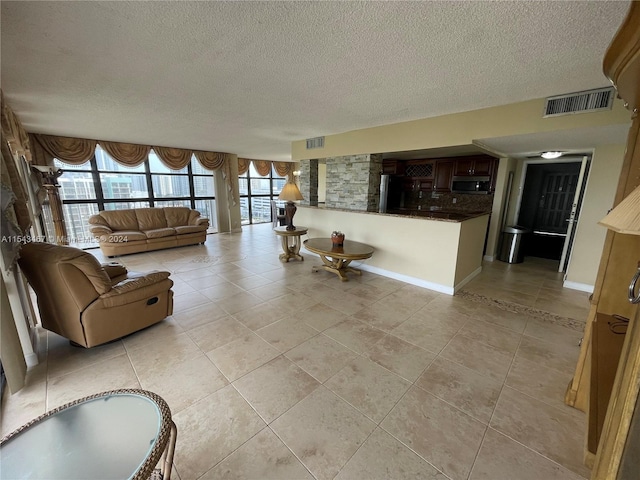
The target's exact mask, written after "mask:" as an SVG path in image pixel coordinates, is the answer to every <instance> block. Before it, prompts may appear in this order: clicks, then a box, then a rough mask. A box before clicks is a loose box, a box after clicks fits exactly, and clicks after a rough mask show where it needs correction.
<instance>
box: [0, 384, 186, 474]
mask: <svg viewBox="0 0 640 480" xmlns="http://www.w3.org/2000/svg"><path fill="white" fill-rule="evenodd" d="M176 434H177V432H176V426H175V424H174V423H173V421H172V420H171V412H170V411H169V407H168V406H167V404H166V402H165V401H164V400H163V399H162V398H160V397H159V396H158V395H156V394H155V393H152V392H148V391H145V390H112V391H109V392H103V393H99V394H97V395H92V396H90V397H85V398H81V399H79V400H76V401H74V402H71V403H67V404H66V405H63V406H61V407H59V408H56V409H54V410H51V411H50V412H47V413H45V414H44V415H42V416H40V417H38V418H36V419H34V420H32V421H31V422H29V423H27V424H26V425H24V426H22V427H20V428H19V429H18V430H16V431H14V432H12V433H10V434H9V435H7V436H6V437H4V438H3V439H2V440H1V441H0V458H1V459H2V467H1V468H0V478H2V479H17V478H34V479H41V478H42V479H44V478H46V479H48V480H55V479H64V480H72V479H78V480H79V479H88V478H100V479H123V478H128V479H135V480H138V479H140V480H141V479H147V478H149V477H150V476H151V474H152V473H153V474H154V476H155V477H156V478H157V477H160V478H163V479H169V478H170V477H171V464H172V461H173V452H174V449H175V443H176ZM161 460H162V465H161V468H160V470H159V471H158V470H155V467H156V465H158V462H160V461H161ZM154 470H155V471H154Z"/></svg>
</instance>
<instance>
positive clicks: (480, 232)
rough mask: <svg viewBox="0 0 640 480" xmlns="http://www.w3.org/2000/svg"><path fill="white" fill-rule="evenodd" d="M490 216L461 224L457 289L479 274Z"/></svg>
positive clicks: (456, 278)
mask: <svg viewBox="0 0 640 480" xmlns="http://www.w3.org/2000/svg"><path fill="white" fill-rule="evenodd" d="M488 220H489V215H484V216H482V217H477V218H473V219H471V220H467V221H465V222H462V223H461V224H460V241H459V243H458V258H457V263H456V277H455V286H456V288H459V287H461V286H462V285H463V284H464V283H465V282H466V281H467V280H468V279H469V280H470V279H471V278H472V277H473V275H474V274H475V275H477V274H478V273H479V271H476V270H478V269H479V268H481V262H482V251H483V249H484V238H485V234H486V233H487V222H488Z"/></svg>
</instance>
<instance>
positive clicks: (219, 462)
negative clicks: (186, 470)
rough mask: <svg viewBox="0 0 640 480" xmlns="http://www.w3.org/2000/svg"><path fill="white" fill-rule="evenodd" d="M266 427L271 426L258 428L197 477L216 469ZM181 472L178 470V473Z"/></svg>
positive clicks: (199, 477)
mask: <svg viewBox="0 0 640 480" xmlns="http://www.w3.org/2000/svg"><path fill="white" fill-rule="evenodd" d="M260 420H262V417H260ZM266 428H269V427H268V426H267V425H265V426H264V427H263V428H261V429H260V430H258V431H257V432H256V433H255V434H253V435H251V436H250V437H249V438H248V439H247V440H245V441H244V442H242V443H241V444H240V445H238V446H237V447H236V448H234V449H233V450H232V451H231V452H229V454H228V455H225V456H224V457H223V458H221V459H220V460H219V461H218V462H216V464H215V465H213V466H212V467H211V468H209V469H208V470H206V471H205V472H204V473H202V475H199V476H198V477H196V479H197V480H198V479H201V478H202V477H204V476H205V475H206V474H207V473H209V472H210V471H211V470H213V469H215V468H216V467H217V466H218V465H220V464H221V463H222V462H224V461H225V460H226V459H227V458H229V457H230V456H231V455H233V454H234V453H236V452H237V451H238V450H240V449H241V448H242V447H243V446H244V445H246V444H247V443H249V442H250V441H251V440H252V439H253V438H255V437H256V436H257V435H258V434H260V433H261V432H263V431H264V430H265V429H266ZM179 474H180V473H179V472H178V475H179ZM181 478H182V477H181Z"/></svg>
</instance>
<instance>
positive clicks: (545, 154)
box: [540, 152, 562, 160]
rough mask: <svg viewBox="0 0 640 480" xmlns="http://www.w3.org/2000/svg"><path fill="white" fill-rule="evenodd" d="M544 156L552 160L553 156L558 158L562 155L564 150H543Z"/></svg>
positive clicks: (542, 155)
mask: <svg viewBox="0 0 640 480" xmlns="http://www.w3.org/2000/svg"><path fill="white" fill-rule="evenodd" d="M540 156H541V157H542V158H546V159H547V160H550V159H552V158H558V157H561V156H562V152H542V154H541V155H540Z"/></svg>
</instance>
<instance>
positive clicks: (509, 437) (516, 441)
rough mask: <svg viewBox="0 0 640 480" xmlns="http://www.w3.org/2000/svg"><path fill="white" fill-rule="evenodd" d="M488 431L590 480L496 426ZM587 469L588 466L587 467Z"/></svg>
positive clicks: (490, 427) (585, 479) (564, 469)
mask: <svg viewBox="0 0 640 480" xmlns="http://www.w3.org/2000/svg"><path fill="white" fill-rule="evenodd" d="M488 430H493V431H494V432H496V433H497V434H499V435H502V436H503V437H506V438H508V439H509V440H511V441H512V442H515V443H517V444H518V445H520V446H521V447H524V448H526V449H527V450H529V451H530V452H533V453H534V454H536V455H538V456H540V457H542V458H544V459H545V460H548V461H549V462H551V463H553V464H554V465H556V466H557V467H558V468H560V469H562V470H563V471H566V472H569V473H571V474H573V475H576V476H577V477H579V478H584V480H588V479H587V478H586V477H583V476H582V475H581V474H579V473H578V472H575V471H573V470H571V469H570V468H568V467H566V466H565V465H563V464H561V463H559V462H558V461H557V460H554V459H553V458H550V457H549V456H547V455H545V454H544V453H542V452H539V451H537V450H536V449H535V448H533V447H530V446H529V445H526V444H524V443H522V442H521V441H519V440H517V439H515V438H513V437H511V436H510V435H508V434H507V433H505V432H503V431H501V430H498V429H497V428H495V427H494V426H491V425H489V427H488ZM585 468H586V466H585Z"/></svg>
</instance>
